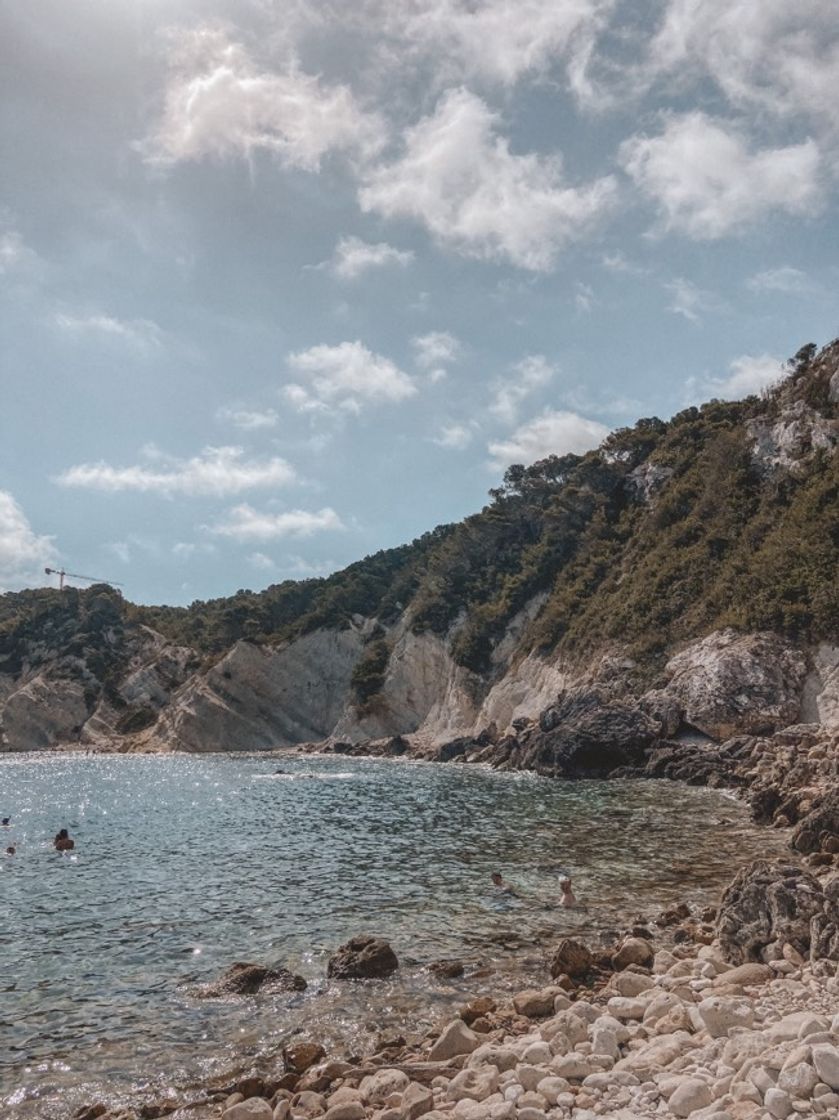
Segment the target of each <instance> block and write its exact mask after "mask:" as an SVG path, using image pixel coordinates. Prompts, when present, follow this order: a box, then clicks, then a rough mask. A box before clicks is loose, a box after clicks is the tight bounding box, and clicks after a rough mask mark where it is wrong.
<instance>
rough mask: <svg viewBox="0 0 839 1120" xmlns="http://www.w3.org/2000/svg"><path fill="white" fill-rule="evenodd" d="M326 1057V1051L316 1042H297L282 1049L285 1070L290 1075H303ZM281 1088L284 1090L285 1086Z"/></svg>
mask: <svg viewBox="0 0 839 1120" xmlns="http://www.w3.org/2000/svg"><path fill="white" fill-rule="evenodd" d="M325 1057H326V1051H325V1050H324V1048H323V1047H322V1046H321V1045H319V1043H317V1042H298V1043H296V1044H295V1045H294V1046H286V1047H285V1048H284V1049H283V1061H284V1062H285V1068H286V1070H288V1071H289V1072H290V1073H296V1074H301V1073H305V1072H306V1070H307V1069H309V1067H310V1066H313V1065H314V1064H315V1063H316V1062H319V1061H321V1060H322V1059H323V1058H325ZM281 1088H286V1086H285V1085H283V1086H281Z"/></svg>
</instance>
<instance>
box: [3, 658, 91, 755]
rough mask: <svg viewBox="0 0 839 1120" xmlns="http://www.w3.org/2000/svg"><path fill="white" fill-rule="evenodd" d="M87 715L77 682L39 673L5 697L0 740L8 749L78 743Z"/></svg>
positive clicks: (44, 747)
mask: <svg viewBox="0 0 839 1120" xmlns="http://www.w3.org/2000/svg"><path fill="white" fill-rule="evenodd" d="M89 715H90V708H89V707H88V701H87V698H86V696H85V688H84V684H83V683H82V682H81V681H78V680H66V679H62V678H60V677H59V678H57V679H56V678H55V677H52V676H50V675H48V674H47V673H41V674H38V675H37V676H36V677H34V678H32V679H31V680H29V681H27V682H26V683H25V684H23V685H21V687H19V688H17V689H15V690H14V691H13V692H12V693H11V695H10V696H9V697H8V698H7V700H6V703H5V704H4V705H3V711H2V725H0V742H2V744H3V748H4V749H5V750H10V751H39V750H46V749H48V748H50V747H53V746H55V745H56V744H59V743H66V744H68V745H78V743H79V742H80V740H81V736H82V730H83V728H84V725H85V722H86V720H87V718H88V716H89Z"/></svg>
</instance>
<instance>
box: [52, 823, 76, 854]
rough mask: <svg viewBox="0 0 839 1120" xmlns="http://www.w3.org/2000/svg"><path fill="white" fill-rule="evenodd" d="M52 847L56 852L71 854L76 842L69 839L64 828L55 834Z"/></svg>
mask: <svg viewBox="0 0 839 1120" xmlns="http://www.w3.org/2000/svg"><path fill="white" fill-rule="evenodd" d="M52 846H53V847H54V848H55V850H56V851H57V852H72V850H73V849H74V848H75V846H76V841H75V840H72V839H71V838H70V834H69V832H68V831H67V829H66V828H62V829H61V831H60V832H57V833H56V834H55V839H54V840H53V842H52Z"/></svg>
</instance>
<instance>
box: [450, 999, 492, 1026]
mask: <svg viewBox="0 0 839 1120" xmlns="http://www.w3.org/2000/svg"><path fill="white" fill-rule="evenodd" d="M497 1006H498V1005H497V1004H496V1002H495V1000H494V999H491V998H490V997H489V996H478V998H477V999H473V1000H472V1002H471V1003H467V1004H466V1006H465V1007H461V1009H460V1011H459V1012H458V1014H459V1015H460V1017H461V1019H462V1020H463V1021H464V1023H465V1024H466V1025H467V1027H471V1026H472V1024H473V1023H474V1022H475V1020H476V1019H480V1018H481V1017H482V1016H485V1015H489V1014H490V1013H491V1012H492V1011H494V1010H495V1008H496V1007H497Z"/></svg>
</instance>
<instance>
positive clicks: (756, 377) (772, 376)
mask: <svg viewBox="0 0 839 1120" xmlns="http://www.w3.org/2000/svg"><path fill="white" fill-rule="evenodd" d="M729 369H730V371H731V372H730V373H729V375H728V377H724V378H711V379H710V380H708V381H707V382H705V384H704V388H705V390H706V391H708V392H710V393H712V394H713V395H714V396H715V397H720V398H722V399H723V400H740V399H741V398H742V397H749V396H752V395H753V394H756V393H760V391H761V389H766V388H768V387H769V386H770V385H774V384H775V382H777V381H780V379H781V378H782V377H784V376H785V375H786V373H787V370H786V369H785V368H784V364H783V362H781V361H779V360H778V358H773V357H772V355H771V354H758V355H751V354H743V355H742V357H740V358H735V359H734V361H733V362H731V364H730V366H729Z"/></svg>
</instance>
